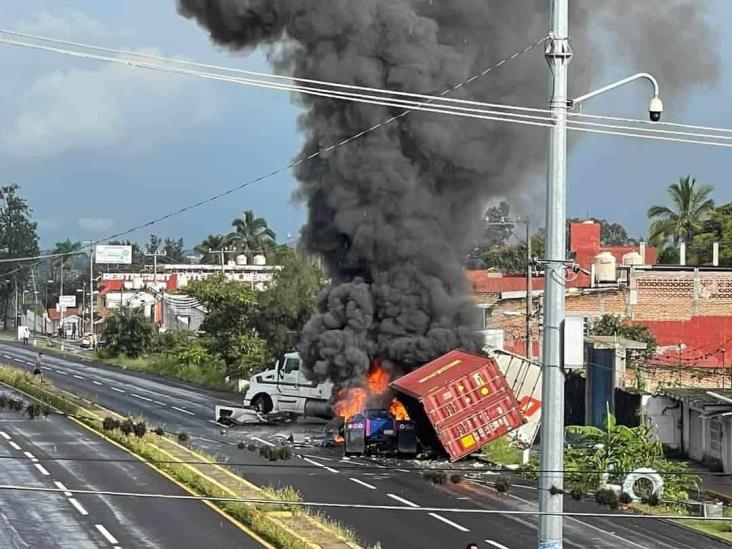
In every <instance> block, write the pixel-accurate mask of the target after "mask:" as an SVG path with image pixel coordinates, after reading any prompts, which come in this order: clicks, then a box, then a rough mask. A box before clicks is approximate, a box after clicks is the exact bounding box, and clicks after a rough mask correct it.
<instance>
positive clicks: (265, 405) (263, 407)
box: [252, 395, 273, 414]
mask: <svg viewBox="0 0 732 549" xmlns="http://www.w3.org/2000/svg"><path fill="white" fill-rule="evenodd" d="M252 408H254V409H255V410H256V411H257V412H259V413H260V414H269V413H270V412H271V411H272V408H273V406H272V399H271V398H270V397H269V395H257V396H256V397H254V400H252Z"/></svg>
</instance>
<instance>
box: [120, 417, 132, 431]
mask: <svg viewBox="0 0 732 549" xmlns="http://www.w3.org/2000/svg"><path fill="white" fill-rule="evenodd" d="M119 430H120V431H122V432H123V433H124V434H125V435H127V436H130V435H131V434H132V433H134V432H135V422H134V421H132V418H129V417H128V418H127V419H126V420H124V421H123V422H122V423H120V426H119Z"/></svg>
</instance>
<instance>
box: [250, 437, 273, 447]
mask: <svg viewBox="0 0 732 549" xmlns="http://www.w3.org/2000/svg"><path fill="white" fill-rule="evenodd" d="M251 439H252V440H256V441H257V442H260V443H262V444H264V445H265V446H274V444H272V443H271V442H270V441H268V440H264V439H263V438H259V437H251Z"/></svg>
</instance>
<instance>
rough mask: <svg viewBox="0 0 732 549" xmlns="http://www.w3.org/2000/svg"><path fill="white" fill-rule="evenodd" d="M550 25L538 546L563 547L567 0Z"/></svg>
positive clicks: (554, 9) (559, 0) (555, 3)
mask: <svg viewBox="0 0 732 549" xmlns="http://www.w3.org/2000/svg"><path fill="white" fill-rule="evenodd" d="M549 16H550V18H551V30H550V32H549V39H548V40H547V43H546V44H547V45H546V50H545V55H546V60H547V62H548V63H549V85H550V92H549V108H550V110H551V116H552V119H553V124H552V127H551V128H550V129H549V169H548V172H547V192H546V204H547V206H546V266H545V270H544V284H545V289H544V345H543V357H542V364H543V373H542V399H541V400H542V417H541V469H542V474H541V477H540V479H539V511H540V512H541V513H551V514H541V515H540V516H539V548H540V549H561V547H562V516H561V513H562V508H563V503H564V501H563V498H562V489H563V484H564V483H563V480H564V479H563V475H562V473H561V470H562V469H563V467H564V374H563V373H562V327H563V324H564V284H563V283H564V267H565V261H566V234H565V231H566V229H565V224H566V188H567V81H568V72H569V70H568V69H569V62H570V60H571V59H572V48H571V46H570V44H569V0H551V10H550V14H549Z"/></svg>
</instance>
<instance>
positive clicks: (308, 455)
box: [303, 454, 342, 461]
mask: <svg viewBox="0 0 732 549" xmlns="http://www.w3.org/2000/svg"><path fill="white" fill-rule="evenodd" d="M303 456H305V457H309V458H313V459H320V460H323V461H333V459H332V458H327V457H323V456H314V455H312V454H303ZM341 461H342V460H341Z"/></svg>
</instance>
